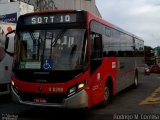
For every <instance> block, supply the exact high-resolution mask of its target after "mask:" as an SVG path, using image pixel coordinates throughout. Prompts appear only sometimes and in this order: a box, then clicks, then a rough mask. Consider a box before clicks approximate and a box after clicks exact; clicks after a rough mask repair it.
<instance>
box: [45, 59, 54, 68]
mask: <svg viewBox="0 0 160 120" xmlns="http://www.w3.org/2000/svg"><path fill="white" fill-rule="evenodd" d="M52 66H53V61H52V60H51V59H46V60H44V62H43V69H44V70H52Z"/></svg>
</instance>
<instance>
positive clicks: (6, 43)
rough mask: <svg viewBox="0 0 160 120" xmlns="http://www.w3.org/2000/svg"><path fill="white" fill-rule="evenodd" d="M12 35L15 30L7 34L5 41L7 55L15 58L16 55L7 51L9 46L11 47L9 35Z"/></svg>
mask: <svg viewBox="0 0 160 120" xmlns="http://www.w3.org/2000/svg"><path fill="white" fill-rule="evenodd" d="M12 33H15V30H12V31H11V32H9V33H7V34H6V35H5V37H6V41H5V52H6V53H7V54H9V55H10V56H13V55H14V53H11V52H9V51H7V49H8V46H9V37H8V35H10V34H12Z"/></svg>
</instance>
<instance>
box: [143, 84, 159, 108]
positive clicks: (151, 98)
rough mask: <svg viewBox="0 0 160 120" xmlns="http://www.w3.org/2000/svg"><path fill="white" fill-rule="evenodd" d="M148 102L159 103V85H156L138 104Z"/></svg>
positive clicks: (146, 103)
mask: <svg viewBox="0 0 160 120" xmlns="http://www.w3.org/2000/svg"><path fill="white" fill-rule="evenodd" d="M148 104H160V87H158V88H157V89H156V90H155V91H154V92H153V93H152V94H151V95H150V96H149V97H147V98H146V99H144V100H143V101H142V102H141V103H140V105H148Z"/></svg>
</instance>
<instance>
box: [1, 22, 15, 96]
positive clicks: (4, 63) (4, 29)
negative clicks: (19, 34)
mask: <svg viewBox="0 0 160 120" xmlns="http://www.w3.org/2000/svg"><path fill="white" fill-rule="evenodd" d="M15 27H16V24H13V23H2V22H0V95H3V94H8V93H10V82H11V81H10V80H11V75H12V64H13V57H12V56H10V55H9V54H7V53H6V52H5V49H4V48H5V41H6V38H5V36H6V34H7V33H8V32H10V31H12V30H14V29H15ZM8 37H9V39H10V43H9V45H8V46H9V47H8V50H11V51H14V33H13V34H10V35H9V36H8Z"/></svg>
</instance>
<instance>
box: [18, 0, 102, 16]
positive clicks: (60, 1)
mask: <svg viewBox="0 0 160 120" xmlns="http://www.w3.org/2000/svg"><path fill="white" fill-rule="evenodd" d="M20 1H22V2H25V3H28V4H31V5H33V6H34V8H35V11H43V10H56V9H70V10H86V11H90V12H92V13H93V14H95V15H97V16H99V17H101V14H100V12H99V10H98V9H97V6H96V4H95V0H20Z"/></svg>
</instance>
